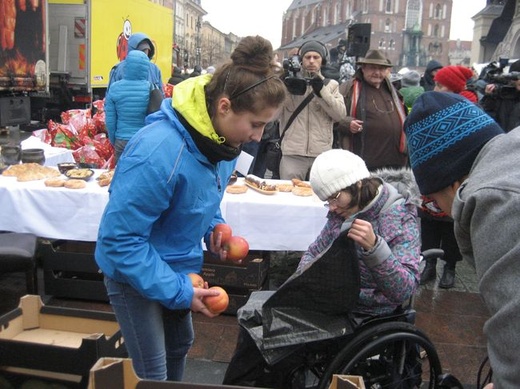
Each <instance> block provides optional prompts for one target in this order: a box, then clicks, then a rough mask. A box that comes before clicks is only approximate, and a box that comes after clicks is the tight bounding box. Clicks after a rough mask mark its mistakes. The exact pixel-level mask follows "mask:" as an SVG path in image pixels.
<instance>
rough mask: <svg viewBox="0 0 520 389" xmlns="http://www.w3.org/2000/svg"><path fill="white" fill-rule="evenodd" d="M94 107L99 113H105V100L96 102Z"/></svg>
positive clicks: (93, 104)
mask: <svg viewBox="0 0 520 389" xmlns="http://www.w3.org/2000/svg"><path fill="white" fill-rule="evenodd" d="M92 106H93V107H94V108H95V109H96V111H97V112H105V99H103V100H96V101H94V102H93V103H92Z"/></svg>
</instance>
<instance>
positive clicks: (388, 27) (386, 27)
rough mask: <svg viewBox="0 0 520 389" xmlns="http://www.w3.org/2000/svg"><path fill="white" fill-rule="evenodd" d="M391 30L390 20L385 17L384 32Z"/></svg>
mask: <svg viewBox="0 0 520 389" xmlns="http://www.w3.org/2000/svg"><path fill="white" fill-rule="evenodd" d="M391 31H392V22H391V20H390V19H386V21H385V32H391Z"/></svg>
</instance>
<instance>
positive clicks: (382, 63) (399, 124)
mask: <svg viewBox="0 0 520 389" xmlns="http://www.w3.org/2000/svg"><path fill="white" fill-rule="evenodd" d="M357 65H358V66H359V68H358V69H357V70H356V73H355V74H354V77H353V79H352V80H351V81H350V82H348V83H345V84H342V85H341V87H340V92H341V93H342V94H343V95H344V96H345V105H346V107H347V115H348V117H347V118H346V120H344V121H342V122H341V123H340V125H339V128H338V130H339V132H340V136H341V147H342V148H344V149H347V150H350V151H352V152H354V153H355V154H357V155H359V156H360V157H361V158H363V160H364V161H365V163H366V164H367V167H368V169H369V170H371V171H374V170H377V169H381V168H400V167H404V166H406V164H407V155H406V139H405V136H404V132H403V123H404V120H405V118H406V113H405V108H404V105H403V102H402V100H401V99H402V97H401V96H400V95H399V94H398V92H397V90H396V89H395V88H394V86H393V85H392V83H391V82H390V78H389V75H390V69H391V68H392V63H391V62H390V61H389V60H388V59H387V58H386V56H385V55H384V53H383V52H382V51H380V50H369V51H368V52H367V54H366V56H365V57H364V58H361V59H359V60H358V61H357Z"/></svg>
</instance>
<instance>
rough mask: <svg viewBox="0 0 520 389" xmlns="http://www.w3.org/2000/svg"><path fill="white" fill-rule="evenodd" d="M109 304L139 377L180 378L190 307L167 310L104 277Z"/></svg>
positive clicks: (187, 346)
mask: <svg viewBox="0 0 520 389" xmlns="http://www.w3.org/2000/svg"><path fill="white" fill-rule="evenodd" d="M105 286H106V288H107V292H108V297H109V298H110V304H111V305H112V308H113V310H114V312H115V314H116V317H117V321H118V323H119V326H120V327H121V333H122V335H123V339H124V343H125V346H126V349H127V351H128V354H129V356H130V358H132V364H133V367H134V370H135V372H136V374H137V376H138V377H139V378H142V379H149V380H157V381H164V380H169V381H181V380H182V376H183V374H184V368H185V366H186V356H187V354H188V351H189V349H190V347H191V345H192V344H193V339H194V333H193V325H192V321H191V312H190V311H189V310H187V309H186V310H170V309H167V308H166V307H164V306H163V305H161V304H160V303H158V302H157V301H152V300H149V299H147V298H145V297H143V296H142V295H141V294H140V293H139V292H137V291H136V290H135V289H134V288H133V287H131V286H130V285H129V284H124V283H120V282H116V281H114V280H112V279H110V278H108V277H105Z"/></svg>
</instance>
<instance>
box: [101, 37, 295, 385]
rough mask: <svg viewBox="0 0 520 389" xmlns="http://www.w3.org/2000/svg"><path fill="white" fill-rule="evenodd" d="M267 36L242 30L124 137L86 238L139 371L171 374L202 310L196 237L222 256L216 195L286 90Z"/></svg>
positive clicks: (180, 365)
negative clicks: (225, 58) (217, 60)
mask: <svg viewBox="0 0 520 389" xmlns="http://www.w3.org/2000/svg"><path fill="white" fill-rule="evenodd" d="M273 58H274V55H273V49H272V46H271V44H270V43H269V41H267V40H266V39H264V38H262V37H259V36H256V37H246V38H244V39H243V40H242V41H241V42H240V43H239V44H238V46H237V48H236V49H235V51H234V52H233V53H232V55H231V61H229V62H228V63H226V64H224V65H222V66H221V67H220V68H219V69H218V70H217V71H216V72H215V74H214V75H210V74H208V75H203V76H200V77H193V78H190V79H188V80H186V81H184V82H182V83H180V84H179V85H177V86H176V87H175V93H174V95H173V98H172V99H166V100H164V101H163V103H162V106H161V110H160V111H158V112H155V113H153V114H151V115H149V116H148V117H147V119H146V121H147V123H148V125H147V126H146V127H144V128H142V129H141V130H139V132H137V134H135V135H134V136H133V137H132V138H131V139H130V141H129V142H128V144H127V145H126V148H125V150H124V151H123V154H122V155H121V158H120V160H119V163H118V164H117V168H116V171H115V175H114V178H113V181H112V183H111V185H110V198H109V202H108V204H107V206H106V209H105V212H104V215H103V217H102V220H101V223H100V228H99V236H98V240H97V244H96V253H95V257H96V262H97V264H98V265H99V267H100V269H101V270H102V271H103V273H104V275H105V285H106V287H107V291H108V295H109V298H110V303H111V304H112V307H113V309H114V312H115V314H116V317H117V320H118V322H119V325H120V327H121V331H122V335H123V337H124V339H125V345H126V348H127V350H128V353H129V356H130V357H131V358H132V362H133V367H134V369H135V371H136V373H137V375H138V376H139V377H141V378H145V379H152V380H165V379H168V380H181V379H182V376H183V372H184V366H185V362H186V355H187V353H188V350H189V348H190V346H191V345H192V343H193V339H194V335H193V327H192V322H191V311H193V312H201V313H202V314H204V315H206V316H209V317H212V316H214V315H213V314H211V313H210V312H209V311H208V310H207V308H206V307H205V305H204V304H203V303H202V301H201V299H202V297H204V296H208V295H218V292H213V291H209V290H208V289H204V288H195V287H193V286H192V283H191V281H190V278H189V277H188V276H187V274H188V273H199V272H200V271H201V267H202V263H203V259H202V258H203V252H202V239H204V241H205V243H206V246H207V247H208V249H209V250H210V251H212V252H213V253H216V254H219V255H220V256H221V258H222V259H225V258H226V255H227V253H226V252H225V250H223V249H222V247H221V244H220V243H221V242H220V240H221V235H220V234H219V236H213V234H212V231H213V227H214V226H215V225H216V224H218V223H222V222H224V220H223V218H222V216H221V213H220V202H221V200H222V197H223V195H224V192H225V187H226V183H227V182H228V180H229V178H230V176H231V174H232V172H233V170H234V169H235V164H236V158H237V157H238V155H239V153H240V151H241V145H242V144H244V143H247V142H250V141H257V142H258V141H260V139H261V137H262V133H263V131H264V127H265V125H266V124H267V123H269V122H270V121H272V120H273V119H275V117H276V116H277V114H278V112H279V107H280V106H281V104H282V103H283V101H284V99H285V96H286V89H285V86H284V84H283V82H282V81H281V79H280V77H279V75H280V74H279V70H280V69H279V68H278V67H277V66H276V65H275V62H274V61H273Z"/></svg>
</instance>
